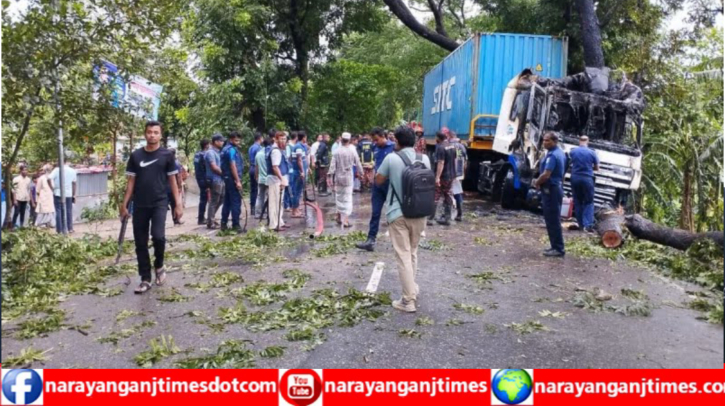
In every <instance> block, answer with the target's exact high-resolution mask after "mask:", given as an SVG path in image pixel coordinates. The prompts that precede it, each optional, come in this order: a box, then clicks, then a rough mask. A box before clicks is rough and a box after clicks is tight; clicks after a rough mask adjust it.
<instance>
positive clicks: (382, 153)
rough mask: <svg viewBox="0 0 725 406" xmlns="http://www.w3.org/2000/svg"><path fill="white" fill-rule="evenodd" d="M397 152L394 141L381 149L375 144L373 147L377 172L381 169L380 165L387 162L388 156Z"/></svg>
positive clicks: (388, 142)
mask: <svg viewBox="0 0 725 406" xmlns="http://www.w3.org/2000/svg"><path fill="white" fill-rule="evenodd" d="M394 151H395V143H394V142H392V141H387V142H386V143H385V146H384V147H379V146H378V144H375V146H374V147H373V154H374V155H375V170H376V171H377V170H379V169H380V165H382V164H383V161H384V160H385V157H386V156H388V154H389V153H391V152H394Z"/></svg>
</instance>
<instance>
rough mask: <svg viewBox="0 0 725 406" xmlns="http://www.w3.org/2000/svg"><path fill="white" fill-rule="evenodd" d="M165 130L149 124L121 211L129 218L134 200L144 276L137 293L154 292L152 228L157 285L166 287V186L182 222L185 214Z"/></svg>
mask: <svg viewBox="0 0 725 406" xmlns="http://www.w3.org/2000/svg"><path fill="white" fill-rule="evenodd" d="M162 131H163V130H162V127H161V123H159V122H158V121H147V122H146V130H145V134H144V136H145V138H146V146H145V147H143V148H139V149H137V150H135V151H133V153H131V156H130V157H129V159H128V163H127V165H126V175H127V177H128V184H127V185H126V194H125V196H124V198H123V204H122V205H121V207H120V212H121V218H126V217H128V215H129V213H128V204H129V202H130V201H131V198H133V205H134V208H133V223H132V224H133V239H134V243H135V245H136V257H137V260H138V273H139V276H140V277H141V283H140V284H139V286H138V287H137V288H136V290H135V293H137V294H141V293H144V292H146V291H148V290H149V289H151V258H150V257H149V248H148V242H149V228H150V231H151V240H152V241H153V245H154V257H155V260H154V270H155V273H156V285H159V286H160V285H163V284H164V282H165V281H166V268H165V267H164V250H165V248H166V213H167V206H168V204H169V203H168V194H167V193H166V185H169V187H170V188H171V194H172V197H173V198H174V199H175V200H176V206H175V213H174V214H175V216H176V218H177V219H180V218H181V216H182V215H183V213H184V211H183V208H182V206H181V195H180V194H179V188H178V184H177V182H176V174H177V173H178V169H177V168H176V163H175V162H174V157H173V155H172V154H171V152H169V150H167V149H166V148H162V147H161V144H160V140H161V132H162Z"/></svg>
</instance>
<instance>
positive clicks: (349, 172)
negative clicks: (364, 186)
mask: <svg viewBox="0 0 725 406" xmlns="http://www.w3.org/2000/svg"><path fill="white" fill-rule="evenodd" d="M340 138H341V139H342V145H341V146H340V147H339V148H338V149H337V150H335V152H333V153H332V163H331V164H330V171H329V172H328V173H327V182H328V184H329V185H332V183H333V179H334V183H335V204H336V206H337V223H338V224H341V225H342V226H343V227H350V226H351V225H350V222H349V221H348V218H349V217H350V215H351V214H352V188H353V184H354V180H355V176H354V175H353V168H357V176H358V177H360V176H362V173H363V168H362V164H361V163H360V156H359V155H358V154H357V149H356V148H355V147H354V146H353V145H352V144H351V138H352V135H351V134H350V133H348V132H345V133H342V136H341V137H340Z"/></svg>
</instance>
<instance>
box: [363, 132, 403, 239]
mask: <svg viewBox="0 0 725 406" xmlns="http://www.w3.org/2000/svg"><path fill="white" fill-rule="evenodd" d="M372 135H373V144H374V146H373V155H374V157H375V172H377V171H378V169H380V165H382V164H383V161H384V160H385V157H386V156H388V154H390V153H392V152H394V151H395V143H394V142H392V141H390V140H388V139H387V138H386V137H385V130H383V129H382V128H378V127H375V128H374V129H373V131H372ZM388 184H389V182H387V181H386V182H385V183H384V184H382V185H377V184H376V183H375V182H373V188H372V201H373V214H372V216H371V217H370V229H369V231H368V239H367V241H365V242H362V243H358V244H355V246H356V247H358V248H360V249H361V250H367V251H374V250H375V240H376V239H377V237H378V230H379V229H380V215H381V214H382V213H383V206H384V205H385V199H386V197H387V196H388Z"/></svg>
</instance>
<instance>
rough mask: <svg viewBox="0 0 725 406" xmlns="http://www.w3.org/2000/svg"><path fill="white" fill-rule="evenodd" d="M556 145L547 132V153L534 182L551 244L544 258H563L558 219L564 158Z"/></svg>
mask: <svg viewBox="0 0 725 406" xmlns="http://www.w3.org/2000/svg"><path fill="white" fill-rule="evenodd" d="M558 144H559V137H558V136H557V135H556V133H554V132H551V131H549V132H547V133H546V134H544V148H546V150H547V151H548V152H547V153H546V156H545V157H544V159H542V160H541V164H540V165H539V173H540V174H541V175H539V177H538V178H537V179H536V180H535V181H534V187H536V188H537V189H541V209H542V210H543V212H544V221H546V231H547V232H548V234H549V242H550V243H551V248H549V249H548V250H545V251H544V256H547V257H563V256H564V254H565V251H564V236H563V234H562V231H561V220H560V217H561V201H562V198H563V197H564V189H563V187H562V183H563V181H564V172H565V171H566V156H565V155H564V152H563V151H562V150H561V148H559V145H558Z"/></svg>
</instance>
